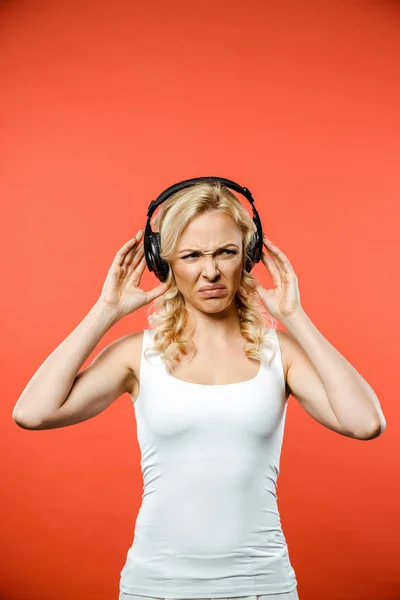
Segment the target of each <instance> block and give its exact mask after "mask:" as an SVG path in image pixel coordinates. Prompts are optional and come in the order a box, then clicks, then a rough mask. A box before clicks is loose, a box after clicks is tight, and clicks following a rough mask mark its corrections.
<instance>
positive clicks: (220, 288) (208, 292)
mask: <svg viewBox="0 0 400 600" xmlns="http://www.w3.org/2000/svg"><path fill="white" fill-rule="evenodd" d="M225 293H226V287H225V286H224V285H205V286H204V287H202V288H200V289H199V294H201V295H202V296H205V297H207V298H214V297H217V296H224V295H225Z"/></svg>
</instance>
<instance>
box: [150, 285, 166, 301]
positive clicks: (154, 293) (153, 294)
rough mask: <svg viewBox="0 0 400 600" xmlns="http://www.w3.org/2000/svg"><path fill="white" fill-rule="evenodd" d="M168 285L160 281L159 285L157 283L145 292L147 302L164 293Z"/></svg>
mask: <svg viewBox="0 0 400 600" xmlns="http://www.w3.org/2000/svg"><path fill="white" fill-rule="evenodd" d="M168 287H169V286H168V285H167V284H166V283H160V285H157V287H155V288H153V289H152V290H149V291H148V292H146V300H147V302H152V301H153V300H155V299H156V298H158V297H159V296H161V295H162V294H164V292H166V291H167V289H168Z"/></svg>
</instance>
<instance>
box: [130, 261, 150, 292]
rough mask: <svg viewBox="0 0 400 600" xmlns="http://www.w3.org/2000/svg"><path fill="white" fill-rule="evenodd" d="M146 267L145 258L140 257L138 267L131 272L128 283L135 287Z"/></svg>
mask: <svg viewBox="0 0 400 600" xmlns="http://www.w3.org/2000/svg"><path fill="white" fill-rule="evenodd" d="M145 267H146V258H145V256H142V258H141V259H140V261H139V263H138V265H137V266H136V268H135V269H134V270H133V271H132V274H131V276H130V279H129V281H130V283H132V284H133V285H135V286H138V285H139V282H140V279H141V277H142V275H143V271H144V270H145Z"/></svg>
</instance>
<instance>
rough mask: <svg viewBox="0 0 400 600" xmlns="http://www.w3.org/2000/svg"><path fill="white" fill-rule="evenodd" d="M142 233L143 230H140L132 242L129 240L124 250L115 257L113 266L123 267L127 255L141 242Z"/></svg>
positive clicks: (119, 251) (121, 249)
mask: <svg viewBox="0 0 400 600" xmlns="http://www.w3.org/2000/svg"><path fill="white" fill-rule="evenodd" d="M142 233H143V230H142V229H139V231H138V232H137V234H136V235H135V236H134V237H133V238H131V239H130V240H128V241H127V242H126V243H125V244H124V245H123V246H122V248H120V249H119V250H118V252H117V254H116V255H115V258H114V260H113V265H117V266H119V267H122V265H123V262H124V258H125V256H126V254H127V253H128V252H129V250H130V249H131V248H132V247H134V246H136V244H137V243H138V242H139V240H140V238H141V237H142Z"/></svg>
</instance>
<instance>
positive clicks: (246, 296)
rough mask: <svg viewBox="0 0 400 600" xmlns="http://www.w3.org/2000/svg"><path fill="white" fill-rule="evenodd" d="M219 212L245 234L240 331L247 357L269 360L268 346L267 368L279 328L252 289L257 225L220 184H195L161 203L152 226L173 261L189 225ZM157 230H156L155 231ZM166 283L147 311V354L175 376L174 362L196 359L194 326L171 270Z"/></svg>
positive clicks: (238, 303) (238, 299) (239, 293)
mask: <svg viewBox="0 0 400 600" xmlns="http://www.w3.org/2000/svg"><path fill="white" fill-rule="evenodd" d="M210 211H219V212H221V213H224V214H226V215H229V216H230V217H231V218H232V219H233V221H234V222H235V224H236V226H237V227H238V229H239V230H240V231H241V232H242V242H243V246H242V251H243V252H242V254H243V271H242V277H241V281H240V284H239V287H238V290H237V292H236V294H235V303H236V307H237V311H238V315H239V320H240V331H241V334H242V336H243V337H244V338H245V339H246V340H247V343H246V344H245V345H244V352H245V354H246V356H247V357H249V358H253V359H257V360H260V361H264V360H265V354H264V352H263V350H262V347H261V345H262V344H265V345H266V346H268V347H269V348H270V349H271V351H272V356H271V357H270V359H269V361H268V363H270V362H271V361H272V360H273V358H274V356H275V352H276V350H275V346H274V345H273V344H272V345H271V343H269V341H268V333H267V332H266V329H276V319H274V318H273V317H272V316H271V315H270V314H269V313H268V312H267V310H266V309H265V307H264V305H263V304H262V303H261V301H260V298H259V296H258V294H257V293H256V292H255V291H254V290H253V289H252V287H251V286H250V285H249V281H250V280H251V277H250V275H249V273H247V271H245V269H244V265H245V257H246V256H247V250H248V247H249V244H250V242H251V238H252V235H253V232H255V231H256V230H257V228H256V225H255V223H254V221H253V220H252V218H251V217H250V215H249V214H248V212H247V211H246V210H245V208H244V207H243V206H242V204H241V203H240V202H239V200H238V199H237V198H236V196H235V195H234V194H233V193H232V192H231V191H230V190H229V188H227V187H226V186H224V185H223V184H222V183H221V182H219V181H216V182H211V183H208V182H198V183H196V184H195V185H193V186H191V187H189V188H185V189H183V190H179V191H178V192H175V193H174V194H173V195H172V196H170V197H169V198H168V200H166V201H165V202H164V203H163V204H161V206H160V208H159V210H158V214H157V215H156V216H155V217H154V220H153V222H152V223H151V225H152V229H153V231H156V230H157V229H158V231H159V233H160V243H161V258H163V259H164V260H166V261H167V262H171V261H172V260H173V259H174V258H175V255H176V248H177V244H178V242H179V239H180V237H181V235H182V233H183V231H184V230H185V228H186V227H187V225H188V224H189V223H190V222H191V221H192V220H193V219H194V218H195V217H197V216H199V215H201V214H204V213H205V212H210ZM153 225H154V227H153ZM166 283H168V284H170V287H169V288H168V289H167V291H166V292H165V293H164V294H163V295H162V296H159V297H158V298H156V299H155V300H153V302H152V303H151V304H150V307H149V309H148V321H149V324H150V327H151V329H152V330H153V333H154V344H152V345H151V346H148V347H147V348H146V350H145V355H146V353H147V352H150V351H156V352H160V353H161V355H162V357H163V359H164V361H165V363H166V368H167V371H168V372H169V373H170V374H171V373H172V369H173V366H174V365H175V363H177V362H179V361H180V360H181V359H183V356H189V358H186V359H183V360H190V355H189V347H191V348H192V352H193V353H194V354H195V352H196V348H195V344H194V342H193V341H192V335H193V332H194V325H192V327H190V324H189V319H188V317H189V313H188V311H187V308H186V306H185V300H184V298H183V296H182V294H181V292H180V291H179V289H178V287H177V285H176V282H175V277H174V274H173V271H172V269H171V267H170V269H169V273H168V277H167V280H166Z"/></svg>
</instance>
